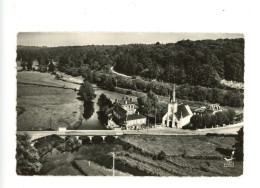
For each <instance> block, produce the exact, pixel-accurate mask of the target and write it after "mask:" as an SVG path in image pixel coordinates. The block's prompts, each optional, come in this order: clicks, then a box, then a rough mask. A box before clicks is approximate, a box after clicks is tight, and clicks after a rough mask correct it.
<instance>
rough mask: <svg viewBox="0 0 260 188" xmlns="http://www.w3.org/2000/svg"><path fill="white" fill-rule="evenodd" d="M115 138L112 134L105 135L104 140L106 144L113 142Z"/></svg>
mask: <svg viewBox="0 0 260 188" xmlns="http://www.w3.org/2000/svg"><path fill="white" fill-rule="evenodd" d="M115 140H116V138H115V137H114V136H107V137H106V138H105V142H106V143H108V144H111V143H114V142H115Z"/></svg>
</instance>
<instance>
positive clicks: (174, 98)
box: [170, 84, 177, 103]
mask: <svg viewBox="0 0 260 188" xmlns="http://www.w3.org/2000/svg"><path fill="white" fill-rule="evenodd" d="M170 102H172V103H176V102H177V101H176V92H175V84H173V88H172V94H171V95H170Z"/></svg>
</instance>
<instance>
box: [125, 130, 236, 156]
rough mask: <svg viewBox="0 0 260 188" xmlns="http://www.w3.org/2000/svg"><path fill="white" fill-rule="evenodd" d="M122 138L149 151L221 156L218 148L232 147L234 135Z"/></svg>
mask: <svg viewBox="0 0 260 188" xmlns="http://www.w3.org/2000/svg"><path fill="white" fill-rule="evenodd" d="M121 138H122V140H124V141H126V142H128V143H130V144H132V145H134V146H136V147H139V148H143V150H145V151H147V152H149V153H159V152H160V151H164V152H165V153H166V154H167V155H169V156H184V155H185V156H219V157H221V156H222V155H221V154H220V153H219V152H218V151H217V150H216V149H217V148H225V149H227V150H231V149H232V145H234V143H235V138H234V137H217V136H150V135H142V136H139V135H128V136H123V137H121Z"/></svg>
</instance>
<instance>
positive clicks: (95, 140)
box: [92, 136, 103, 144]
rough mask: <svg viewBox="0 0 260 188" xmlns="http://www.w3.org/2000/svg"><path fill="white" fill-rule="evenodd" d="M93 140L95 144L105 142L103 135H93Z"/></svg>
mask: <svg viewBox="0 0 260 188" xmlns="http://www.w3.org/2000/svg"><path fill="white" fill-rule="evenodd" d="M92 142H93V143H95V144H99V143H101V142H103V138H102V137H101V136H93V138H92Z"/></svg>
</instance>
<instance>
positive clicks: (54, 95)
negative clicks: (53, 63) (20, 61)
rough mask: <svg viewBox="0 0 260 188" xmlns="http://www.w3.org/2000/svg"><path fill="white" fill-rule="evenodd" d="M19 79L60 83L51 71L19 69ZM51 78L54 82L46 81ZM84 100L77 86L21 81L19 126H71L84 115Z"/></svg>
mask: <svg viewBox="0 0 260 188" xmlns="http://www.w3.org/2000/svg"><path fill="white" fill-rule="evenodd" d="M17 78H18V82H19V81H20V82H26V83H33V84H48V85H55V86H60V85H61V84H59V83H58V80H55V79H54V77H53V76H51V75H50V74H49V73H39V72H18V74H17ZM47 78H48V79H49V81H50V82H51V81H52V83H51V84H50V82H47V81H42V79H47ZM81 108H82V102H81V101H79V100H77V93H76V92H74V91H73V90H67V89H60V88H51V87H45V86H35V85H26V84H21V83H18V84H17V129H18V130H42V129H47V128H50V127H51V128H52V129H57V128H58V127H64V126H66V127H70V126H72V125H74V123H76V122H77V121H78V120H79V118H80V117H81V114H82V113H81V110H82V109H81Z"/></svg>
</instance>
